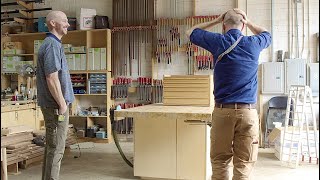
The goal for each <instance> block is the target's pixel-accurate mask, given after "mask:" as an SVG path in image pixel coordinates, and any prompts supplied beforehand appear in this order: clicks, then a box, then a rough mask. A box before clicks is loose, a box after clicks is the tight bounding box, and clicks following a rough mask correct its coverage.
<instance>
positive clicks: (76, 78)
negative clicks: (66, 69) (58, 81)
mask: <svg viewBox="0 0 320 180" xmlns="http://www.w3.org/2000/svg"><path fill="white" fill-rule="evenodd" d="M70 76H71V82H72V87H73V92H74V94H85V93H86V88H87V86H86V79H87V76H86V74H71V75H70Z"/></svg>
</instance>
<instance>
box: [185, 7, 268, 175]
mask: <svg viewBox="0 0 320 180" xmlns="http://www.w3.org/2000/svg"><path fill="white" fill-rule="evenodd" d="M220 23H222V32H223V34H220V33H213V32H210V29H212V27H213V26H215V25H217V24H220ZM245 26H247V27H248V28H249V29H250V30H251V31H252V33H253V34H254V35H252V36H244V35H243V34H242V30H243V29H244V27H245ZM186 34H187V36H188V37H189V38H190V41H191V42H192V43H193V44H195V45H197V46H200V47H202V48H204V49H206V50H208V51H209V52H211V53H212V55H213V57H214V64H215V65H214V96H215V108H214V111H213V114H212V128H211V155H210V157H211V164H212V179H219V180H221V179H222V180H228V179H229V172H228V169H229V168H228V166H229V163H230V162H231V160H232V158H233V166H234V167H233V179H234V180H247V179H249V178H250V174H251V172H252V169H253V166H254V163H255V162H256V161H257V156H258V146H259V143H258V138H259V117H258V113H257V110H256V108H255V107H256V101H257V86H258V78H257V71H258V64H259V63H258V60H259V55H260V52H261V51H262V50H263V49H265V48H267V47H268V46H269V45H270V43H271V35H270V33H269V32H267V30H266V29H265V28H263V27H260V26H258V25H256V24H254V23H253V22H252V21H250V20H248V19H247V16H246V14H245V13H244V12H243V11H241V10H240V9H231V10H229V11H227V12H225V13H223V14H221V15H220V16H219V17H218V18H216V19H214V20H213V21H210V22H205V23H201V24H197V25H195V26H193V27H191V28H190V29H189V30H187V31H186Z"/></svg>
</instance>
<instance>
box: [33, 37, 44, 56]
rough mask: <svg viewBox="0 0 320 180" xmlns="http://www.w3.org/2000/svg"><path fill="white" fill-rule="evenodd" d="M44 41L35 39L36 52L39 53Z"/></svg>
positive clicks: (34, 48)
mask: <svg viewBox="0 0 320 180" xmlns="http://www.w3.org/2000/svg"><path fill="white" fill-rule="evenodd" d="M42 43H43V40H34V42H33V50H34V53H35V54H36V53H38V51H39V48H40V46H41V45H42Z"/></svg>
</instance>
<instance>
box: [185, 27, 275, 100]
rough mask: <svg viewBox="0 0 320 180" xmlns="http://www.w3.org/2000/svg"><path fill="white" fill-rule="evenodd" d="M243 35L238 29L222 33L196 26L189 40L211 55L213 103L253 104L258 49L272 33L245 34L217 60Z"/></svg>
mask: <svg viewBox="0 0 320 180" xmlns="http://www.w3.org/2000/svg"><path fill="white" fill-rule="evenodd" d="M240 36H242V33H241V31H240V30H238V29H231V30H229V31H228V32H227V33H225V34H219V33H212V32H208V31H205V30H202V29H195V30H193V32H192V33H191V36H190V40H191V42H192V43H194V44H195V45H198V46H200V47H202V48H204V49H206V50H208V51H210V52H211V53H212V55H213V58H214V64H215V68H214V96H215V102H216V103H221V104H225V103H250V104H253V103H256V101H257V86H258V80H257V79H258V77H257V72H258V64H259V63H258V60H259V55H260V52H261V51H262V50H263V49H265V48H267V47H268V46H269V45H270V43H271V34H270V33H269V32H267V31H264V32H262V33H260V34H257V35H253V36H244V37H243V38H242V39H241V41H240V42H239V44H238V45H237V46H236V47H235V48H234V49H233V50H232V51H231V52H229V53H228V54H226V55H224V56H223V58H222V59H221V60H220V61H219V62H217V63H216V61H217V59H218V56H219V55H220V54H222V53H223V52H224V51H225V50H227V49H228V48H229V47H230V46H231V45H232V44H233V43H234V42H235V41H237V39H238V38H239V37H240Z"/></svg>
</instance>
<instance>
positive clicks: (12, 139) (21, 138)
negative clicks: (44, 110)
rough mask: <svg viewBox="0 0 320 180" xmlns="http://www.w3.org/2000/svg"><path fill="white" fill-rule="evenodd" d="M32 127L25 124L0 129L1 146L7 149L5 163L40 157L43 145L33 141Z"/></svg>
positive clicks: (42, 152) (9, 163)
mask: <svg viewBox="0 0 320 180" xmlns="http://www.w3.org/2000/svg"><path fill="white" fill-rule="evenodd" d="M32 132H33V129H32V128H29V127H27V126H23V125H21V126H11V127H7V128H3V129H1V147H6V149H7V164H8V165H11V164H15V163H18V162H23V161H25V160H33V159H35V158H36V159H42V158H41V157H43V154H44V147H42V146H38V145H36V144H34V143H33V139H34V137H33V133H32Z"/></svg>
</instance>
